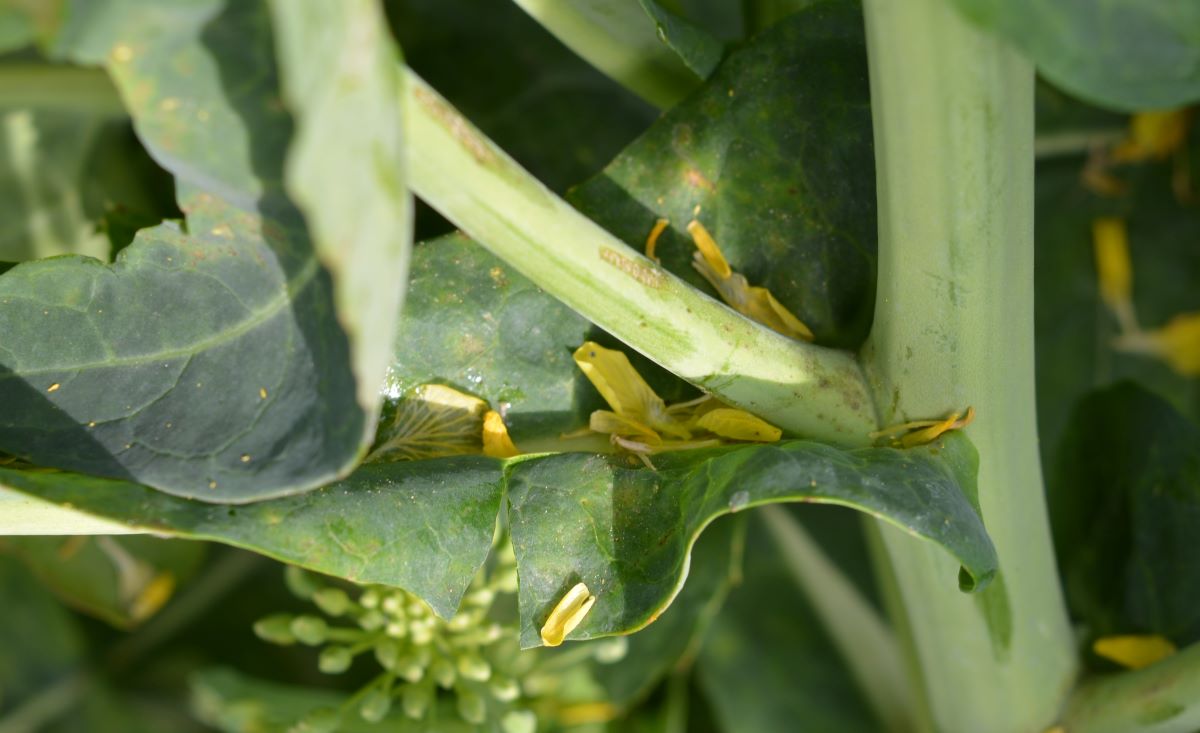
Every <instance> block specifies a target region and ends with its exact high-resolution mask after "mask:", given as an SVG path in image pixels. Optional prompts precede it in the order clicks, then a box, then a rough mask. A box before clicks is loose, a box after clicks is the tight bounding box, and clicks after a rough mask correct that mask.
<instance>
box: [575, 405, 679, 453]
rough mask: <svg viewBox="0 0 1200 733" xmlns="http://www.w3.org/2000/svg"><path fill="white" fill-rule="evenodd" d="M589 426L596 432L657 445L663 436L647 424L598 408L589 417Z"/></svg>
mask: <svg viewBox="0 0 1200 733" xmlns="http://www.w3.org/2000/svg"><path fill="white" fill-rule="evenodd" d="M588 428H589V429H590V430H591V431H592V432H594V433H604V434H605V435H616V436H619V437H621V438H627V439H631V440H636V441H638V442H641V443H646V444H647V445H657V444H659V443H661V442H662V437H661V436H659V434H658V433H656V432H655V431H654V429H653V428H650V427H649V426H647V425H643V424H642V423H640V422H638V421H637V420H634V419H633V418H628V417H625V416H624V415H618V414H617V413H615V412H610V411H608V410H596V411H595V412H593V413H592V415H591V417H590V418H589V419H588Z"/></svg>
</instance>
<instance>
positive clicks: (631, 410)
mask: <svg viewBox="0 0 1200 733" xmlns="http://www.w3.org/2000/svg"><path fill="white" fill-rule="evenodd" d="M574 358H575V363H576V364H577V365H578V366H579V369H580V370H581V371H582V372H583V374H584V376H586V377H587V378H588V381H590V382H591V383H592V385H593V386H595V387H596V390H597V391H598V392H600V396H602V397H603V398H604V401H605V402H607V403H608V405H609V407H611V408H612V409H613V411H614V412H616V413H617V414H618V415H621V416H622V417H627V418H631V419H633V420H636V421H637V422H640V423H642V424H644V425H647V426H649V427H650V428H652V429H654V430H655V431H657V432H660V433H666V434H668V435H673V436H675V437H677V438H685V439H686V438H690V437H691V434H690V433H688V431H687V429H686V428H685V427H683V425H681V424H680V423H679V422H678V421H676V420H675V419H674V418H672V417H671V416H670V415H669V414H668V413H667V406H666V404H665V403H664V402H663V401H662V398H661V397H659V396H658V395H657V394H655V393H654V390H653V389H651V388H650V385H648V384H646V380H644V379H642V375H640V374H638V373H637V370H636V369H634V368H633V365H632V364H630V363H629V357H627V356H625V354H623V353H621V352H620V351H616V350H614V349H606V348H604V347H603V346H601V345H599V344H597V343H595V342H592V341H588V342H585V343H584V344H583V345H582V346H580V347H579V348H578V349H576V350H575V354H574Z"/></svg>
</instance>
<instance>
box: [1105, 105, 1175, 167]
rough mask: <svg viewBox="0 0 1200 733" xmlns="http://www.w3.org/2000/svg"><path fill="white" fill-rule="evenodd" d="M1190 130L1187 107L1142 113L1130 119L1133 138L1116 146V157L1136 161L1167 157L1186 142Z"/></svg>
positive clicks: (1117, 160) (1120, 160)
mask: <svg viewBox="0 0 1200 733" xmlns="http://www.w3.org/2000/svg"><path fill="white" fill-rule="evenodd" d="M1187 129H1188V111H1187V110H1186V109H1167V110H1152V111H1149V112H1139V113H1137V114H1135V115H1134V116H1133V118H1132V119H1131V120H1130V121H1129V137H1128V138H1127V139H1126V140H1125V141H1124V142H1123V143H1121V144H1120V145H1118V146H1117V147H1116V148H1114V149H1113V156H1112V157H1113V160H1114V161H1115V162H1118V163H1135V162H1138V161H1142V160H1147V159H1150V158H1159V159H1161V158H1165V157H1167V156H1168V155H1170V154H1171V153H1173V152H1175V151H1176V150H1178V149H1179V148H1180V147H1181V146H1182V145H1183V141H1184V139H1185V138H1186V137H1187Z"/></svg>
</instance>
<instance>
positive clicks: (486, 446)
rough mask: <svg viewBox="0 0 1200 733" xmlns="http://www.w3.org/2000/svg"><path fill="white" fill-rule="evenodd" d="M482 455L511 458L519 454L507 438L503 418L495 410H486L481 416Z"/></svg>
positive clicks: (506, 429) (506, 428)
mask: <svg viewBox="0 0 1200 733" xmlns="http://www.w3.org/2000/svg"><path fill="white" fill-rule="evenodd" d="M483 454H484V455H485V456H491V457H492V458H512V457H513V456H518V455H520V454H521V451H519V450H517V446H516V445H514V444H513V442H512V438H510V437H508V426H506V425H505V424H504V418H502V417H500V413H498V412H496V411H495V410H488V411H487V413H486V414H485V415H484V416H483Z"/></svg>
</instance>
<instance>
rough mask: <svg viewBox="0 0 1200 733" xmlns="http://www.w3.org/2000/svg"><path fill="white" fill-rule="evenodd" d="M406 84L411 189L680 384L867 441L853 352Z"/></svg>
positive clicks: (798, 430)
mask: <svg viewBox="0 0 1200 733" xmlns="http://www.w3.org/2000/svg"><path fill="white" fill-rule="evenodd" d="M404 88H405V91H406V94H407V95H408V98H407V100H406V105H405V107H406V109H405V115H406V119H405V129H406V130H408V134H409V142H408V146H409V155H410V159H409V166H410V167H409V170H410V171H411V179H410V180H411V182H412V187H413V190H414V192H415V193H416V194H417V195H418V196H420V197H421V198H422V199H424V200H425V201H426V202H427V203H429V204H430V205H431V206H433V207H434V208H435V209H437V210H438V211H440V212H441V213H442V215H444V216H445V217H446V218H448V219H449V220H450V221H452V222H454V223H455V224H456V225H458V226H459V227H461V228H462V229H463V231H465V232H466V233H467V234H469V235H470V236H471V237H473V238H474V239H475V240H477V241H478V242H479V243H480V244H482V245H483V246H484V247H486V248H488V249H489V250H491V251H492V252H493V253H494V254H496V255H497V256H498V257H500V259H502V260H504V261H506V262H507V263H508V264H510V265H511V266H512V267H514V268H515V269H516V270H517V271H519V272H520V273H521V274H523V275H525V276H526V277H528V278H529V279H530V280H532V281H533V282H534V283H536V284H537V285H538V286H539V287H541V288H543V289H544V290H545V291H546V292H548V293H550V294H551V295H553V296H554V297H556V298H558V299H559V300H561V301H563V302H564V303H566V304H567V305H568V306H570V307H571V308H573V309H574V310H576V311H577V312H579V313H580V314H582V315H583V316H584V317H586V318H587V319H589V320H591V321H592V322H594V323H596V324H597V325H599V326H600V327H601V328H603V329H605V330H606V331H608V332H609V333H611V334H613V335H614V336H616V337H617V338H619V339H620V340H621V341H623V342H625V343H626V344H628V345H629V346H630V347H631V348H633V349H636V350H637V351H640V352H641V353H643V354H645V355H646V356H647V357H649V358H650V359H652V360H653V361H655V362H657V363H658V364H660V365H662V366H663V367H664V368H666V369H668V370H669V371H671V372H673V373H675V374H676V375H678V376H680V377H682V378H683V379H686V380H687V381H689V382H691V383H693V384H695V385H697V386H699V387H702V388H703V389H705V390H707V391H709V392H712V393H714V394H716V395H717V396H718V397H720V398H721V399H723V400H725V401H726V402H729V403H732V404H734V405H737V406H739V407H742V408H744V409H746V410H749V411H751V412H753V413H755V414H756V415H759V416H761V417H762V418H764V419H766V420H769V421H770V422H772V423H774V424H775V425H778V426H779V427H781V428H783V429H784V430H786V431H789V432H791V433H795V434H797V435H801V436H804V437H808V438H814V439H817V440H822V441H826V442H830V443H834V444H837V445H842V446H861V445H867V444H869V442H870V439H869V437H868V433H870V431H872V430H874V428H875V425H876V421H875V412H874V406H873V404H872V401H871V395H870V392H869V390H868V387H867V383H866V380H865V378H864V376H863V373H862V370H861V369H860V368H859V366H858V363H857V362H856V361H855V359H854V356H853V355H852V354H850V353H848V352H843V351H838V350H835V349H828V348H824V347H821V346H814V345H813V344H807V343H802V342H798V341H793V340H792V339H789V338H786V337H784V336H781V335H779V334H777V333H775V332H774V331H771V330H769V329H767V328H765V327H763V326H760V325H759V324H757V323H754V322H753V321H750V320H749V319H747V318H744V317H742V316H741V315H740V314H738V313H736V312H735V311H733V310H731V309H729V308H727V307H726V306H724V305H722V304H720V303H717V302H716V301H715V300H713V299H711V298H709V297H707V296H706V295H703V294H702V293H700V292H699V291H697V290H696V289H695V288H693V287H692V286H690V285H688V284H687V283H685V282H683V281H682V280H680V279H678V278H676V277H675V276H674V275H672V274H671V273H669V272H668V271H666V270H664V269H662V267H660V266H659V265H657V264H656V263H654V262H653V261H651V260H649V259H647V258H646V257H644V256H643V255H642V254H641V253H640V252H637V251H635V250H633V249H631V248H630V247H628V246H626V245H625V244H624V243H623V242H621V241H620V240H619V239H617V238H615V237H614V236H613V235H611V234H609V233H608V232H607V231H605V230H604V229H603V228H602V227H600V226H598V225H597V224H595V223H594V222H592V221H591V220H590V219H588V218H587V217H585V216H583V215H582V214H580V213H579V212H577V211H576V210H575V209H574V208H572V207H571V206H570V204H568V203H566V202H565V201H563V200H562V199H560V198H558V197H557V196H555V195H554V194H553V193H551V192H550V191H549V190H547V189H546V188H545V187H544V186H542V185H541V184H540V183H539V182H538V181H537V180H536V179H535V178H534V177H533V176H531V175H530V174H529V173H527V172H526V171H524V170H523V169H522V168H521V167H520V166H519V165H517V163H516V162H515V161H513V160H512V159H511V158H509V157H508V156H507V155H505V154H504V152H503V151H502V150H500V149H499V148H498V147H496V146H495V145H494V144H493V143H492V142H491V141H490V140H488V139H487V138H485V137H484V136H483V135H482V134H481V133H480V132H479V131H478V130H476V129H475V128H474V127H473V126H472V125H471V124H470V122H468V121H467V120H466V119H465V118H463V117H462V115H460V114H459V113H458V111H456V110H455V109H454V108H453V107H451V106H450V105H449V104H448V103H447V102H446V101H445V100H444V99H442V98H441V97H440V96H438V94H437V92H435V91H433V90H432V89H431V88H430V87H429V86H428V85H427V84H425V83H424V82H423V81H421V80H420V79H419V78H417V76H416V75H415V74H413V73H412V72H409V73H408V79H407V83H406V84H405V85H404ZM949 577H954V576H953V573H951V574H950V576H949Z"/></svg>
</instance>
